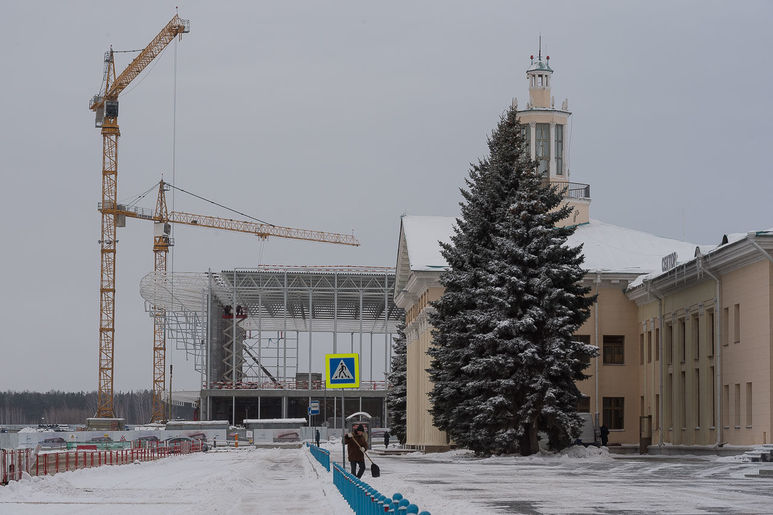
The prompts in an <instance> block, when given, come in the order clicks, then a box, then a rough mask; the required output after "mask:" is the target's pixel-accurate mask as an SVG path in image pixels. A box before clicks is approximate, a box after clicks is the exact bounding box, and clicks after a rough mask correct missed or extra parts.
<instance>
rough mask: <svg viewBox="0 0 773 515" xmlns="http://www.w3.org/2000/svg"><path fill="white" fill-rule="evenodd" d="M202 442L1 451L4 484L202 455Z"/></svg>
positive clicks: (2, 481) (0, 469)
mask: <svg viewBox="0 0 773 515" xmlns="http://www.w3.org/2000/svg"><path fill="white" fill-rule="evenodd" d="M201 450H202V443H201V442H200V441H195V440H194V441H193V442H192V443H189V442H182V443H181V444H180V445H163V444H160V445H159V444H156V445H147V446H145V447H135V448H131V449H121V450H75V451H62V452H49V453H36V452H35V450H34V449H0V484H3V485H5V484H8V482H9V481H18V480H19V479H21V478H22V477H23V475H24V474H25V473H26V474H29V475H30V476H50V475H53V474H56V473H57V472H67V471H69V470H80V469H85V468H91V467H100V466H102V465H124V464H127V463H134V462H137V461H153V460H157V459H160V458H166V457H167V456H175V455H180V454H191V453H194V452H200V451H201Z"/></svg>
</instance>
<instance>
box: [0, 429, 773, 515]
mask: <svg viewBox="0 0 773 515" xmlns="http://www.w3.org/2000/svg"><path fill="white" fill-rule="evenodd" d="M326 447H327V448H328V449H330V451H331V454H332V458H333V459H335V460H340V458H341V448H340V447H339V446H336V445H332V444H330V445H326ZM373 458H374V460H376V462H377V463H378V464H379V465H380V467H381V474H382V475H381V477H379V478H372V477H370V472H369V471H368V472H366V474H365V476H364V477H363V479H365V480H366V481H367V482H368V483H369V484H370V485H371V486H373V487H375V488H377V489H378V490H379V491H380V492H381V493H383V494H387V495H391V494H393V493H395V492H400V493H402V494H403V495H404V496H405V497H407V498H408V499H409V500H410V501H411V502H413V503H416V504H417V505H418V506H419V507H420V508H421V509H422V510H428V511H430V512H432V513H433V515H441V514H469V513H475V514H491V513H621V512H629V513H631V512H632V513H642V512H668V513H773V480H765V479H752V478H746V477H745V476H744V474H749V473H756V472H757V471H758V470H759V469H760V468H761V467H765V466H766V465H767V464H758V463H757V464H753V463H743V462H740V461H739V459H738V458H737V457H723V458H718V457H703V456H701V457H698V456H669V457H662V456H661V457H656V456H645V457H638V456H618V457H614V458H613V457H611V456H609V455H608V454H606V453H605V452H602V453H599V451H598V450H596V449H590V450H587V451H586V450H585V449H582V448H575V449H574V450H571V451H570V453H569V454H568V455H562V456H552V455H548V456H534V457H528V458H522V457H494V458H486V459H479V458H475V457H474V456H472V455H471V454H470V453H468V452H465V451H452V452H447V453H440V454H427V455H423V454H419V453H412V454H407V455H403V456H378V455H374V456H373ZM0 513H13V514H17V513H19V514H26V513H35V514H38V513H40V514H46V515H47V514H61V513H68V514H69V513H72V514H76V513H77V514H79V515H80V514H90V513H111V514H113V513H115V514H129V513H131V514H135V513H142V514H145V513H150V514H156V513H159V514H160V513H164V514H166V513H172V514H174V513H185V514H199V513H201V514H204V513H228V514H241V513H250V514H254V513H258V514H262V513H265V514H275V513H282V514H296V513H298V514H302V513H330V514H348V513H351V511H350V510H349V509H348V507H347V506H346V504H345V502H344V500H343V498H342V497H341V496H340V495H339V494H338V492H337V490H336V489H335V487H334V486H333V484H332V478H331V476H330V473H328V472H327V471H325V470H324V468H322V466H321V465H319V464H318V463H317V462H316V461H315V460H314V459H313V458H312V457H311V455H310V453H309V452H308V451H307V450H306V449H239V450H234V449H231V450H223V451H217V452H212V451H211V452H208V453H198V454H193V455H188V456H176V457H172V458H166V459H162V460H158V461H154V462H146V463H141V464H133V465H122V466H107V467H100V468H94V469H85V470H78V471H74V472H65V473H62V474H57V475H55V476H50V477H41V478H27V479H24V480H22V481H19V482H12V483H11V484H10V485H9V486H6V487H0Z"/></svg>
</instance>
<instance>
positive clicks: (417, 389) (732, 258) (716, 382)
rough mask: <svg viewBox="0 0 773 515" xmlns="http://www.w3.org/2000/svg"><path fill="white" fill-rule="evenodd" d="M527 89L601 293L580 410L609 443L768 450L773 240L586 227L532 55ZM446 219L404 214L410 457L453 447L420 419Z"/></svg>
mask: <svg viewBox="0 0 773 515" xmlns="http://www.w3.org/2000/svg"><path fill="white" fill-rule="evenodd" d="M527 80H528V82H529V102H528V103H527V104H526V109H524V110H519V111H518V113H519V119H520V121H521V123H523V124H524V125H525V126H526V128H525V130H526V131H528V137H527V141H529V151H530V153H531V156H532V158H533V159H534V160H535V161H537V163H538V166H539V167H540V169H541V170H542V171H543V173H545V175H546V177H549V178H550V181H551V182H553V183H562V184H564V183H565V184H566V190H565V198H566V202H567V203H568V204H570V205H571V206H572V207H573V208H574V214H573V215H572V217H571V218H570V219H568V220H566V221H565V223H566V224H572V225H576V226H577V229H576V231H575V234H574V235H573V236H572V237H571V238H570V240H569V241H568V244H569V245H572V246H576V245H579V244H582V245H583V254H584V257H585V263H584V265H583V266H584V268H585V269H586V276H585V278H584V282H585V283H586V285H588V286H590V287H591V289H592V292H593V293H594V294H596V295H597V301H596V303H594V305H593V307H592V309H591V316H590V318H589V319H588V320H587V321H586V322H585V324H584V325H583V326H582V327H581V328H580V330H578V331H577V333H576V336H577V338H580V339H583V340H584V341H586V342H588V343H592V344H594V345H596V346H597V347H598V348H599V356H598V357H597V358H594V359H592V360H591V361H590V363H589V365H588V368H587V370H586V373H587V374H588V375H589V376H590V377H589V378H588V379H586V380H584V381H581V382H580V383H579V384H578V387H579V389H580V391H581V393H582V394H583V399H582V400H581V402H580V403H579V405H578V410H579V411H585V412H589V413H591V414H593V418H594V420H596V421H597V422H596V425H597V426H598V425H600V424H602V423H603V424H606V425H607V427H608V428H609V429H610V435H609V442H610V444H637V443H639V439H640V429H641V424H645V425H646V424H649V425H650V426H651V428H650V429H651V438H652V443H653V444H663V443H669V444H675V445H716V444H718V443H721V444H724V443H728V444H737V445H751V444H756V443H763V442H766V441H769V439H770V438H771V433H770V431H771V424H773V411H772V410H771V400H773V382H771V371H772V370H773V257H771V254H772V253H773V232H771V231H762V232H757V233H750V234H745V235H734V236H730V237H725V238H724V240H723V244H721V245H719V246H716V247H710V246H699V245H696V244H694V243H688V242H681V241H677V240H673V239H668V238H661V237H658V236H655V235H652V234H648V233H644V232H640V231H635V230H632V229H627V228H623V227H619V226H615V225H612V224H609V223H605V222H602V221H599V220H594V219H591V218H590V203H591V198H590V186H589V185H586V184H580V183H573V182H571V180H570V175H571V174H570V169H569V166H568V160H567V156H568V140H567V139H564V135H566V134H568V132H567V131H568V125H569V123H570V116H571V113H570V112H569V111H568V102H567V101H564V102H563V103H562V106H561V109H556V108H555V107H554V104H555V103H554V101H553V97H552V95H551V90H550V88H551V86H552V82H553V70H552V69H551V68H550V66H549V58H546V59H544V60H543V59H542V56H541V55H539V56H538V59H537V60H536V61H535V60H534V59H532V62H531V65H530V67H529V69H528V70H527ZM513 105H514V106H516V108H517V105H518V104H517V100H514V101H513ZM454 223H455V218H453V217H438V216H404V217H403V218H402V219H401V226H400V235H399V243H398V253H397V277H396V281H395V303H396V304H397V305H398V306H399V307H401V308H403V309H404V310H405V314H406V337H407V341H408V346H407V388H408V393H407V413H406V418H407V435H406V444H407V445H409V446H412V447H415V448H418V449H425V450H437V449H444V448H447V447H448V446H449V440H448V438H447V436H446V435H445V433H444V432H442V431H440V430H438V429H437V428H436V427H435V426H434V425H433V424H432V418H431V415H430V414H429V412H428V410H429V408H430V400H429V397H428V393H429V391H430V390H431V388H432V384H431V382H430V380H429V377H428V374H427V372H426V370H427V368H429V366H430V358H429V356H428V354H427V351H428V349H429V346H430V345H432V327H431V326H430V324H429V313H430V312H431V310H432V307H431V305H430V303H431V302H432V301H434V300H436V299H438V298H439V297H440V296H441V295H442V293H443V288H442V286H441V285H440V283H439V278H440V274H441V273H442V271H443V269H444V268H445V267H446V263H445V260H444V259H443V257H442V256H441V254H440V248H439V245H438V244H437V242H438V241H445V242H448V241H450V235H451V234H452V232H453V226H454ZM686 258H687V259H686ZM680 260H681V261H680ZM641 417H647V418H645V419H644V420H642V418H641ZM720 421H721V424H719V422H720ZM718 424H719V425H718Z"/></svg>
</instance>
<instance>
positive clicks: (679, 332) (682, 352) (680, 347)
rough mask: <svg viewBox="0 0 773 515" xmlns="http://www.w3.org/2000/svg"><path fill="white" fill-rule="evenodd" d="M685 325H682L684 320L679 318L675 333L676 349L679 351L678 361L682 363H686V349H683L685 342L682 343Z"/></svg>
mask: <svg viewBox="0 0 773 515" xmlns="http://www.w3.org/2000/svg"><path fill="white" fill-rule="evenodd" d="M685 325H686V324H685V323H684V318H680V319H679V322H677V333H676V339H677V341H676V345H677V347H676V348H677V350H678V351H679V359H680V360H681V361H682V363H684V362H685V361H686V359H685V358H686V354H687V349H685V341H684V337H685V334H684V333H685Z"/></svg>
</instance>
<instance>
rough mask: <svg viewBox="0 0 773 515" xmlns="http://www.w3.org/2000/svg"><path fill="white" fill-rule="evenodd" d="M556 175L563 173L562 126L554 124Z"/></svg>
mask: <svg viewBox="0 0 773 515" xmlns="http://www.w3.org/2000/svg"><path fill="white" fill-rule="evenodd" d="M556 175H564V126H563V125H560V124H556Z"/></svg>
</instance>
